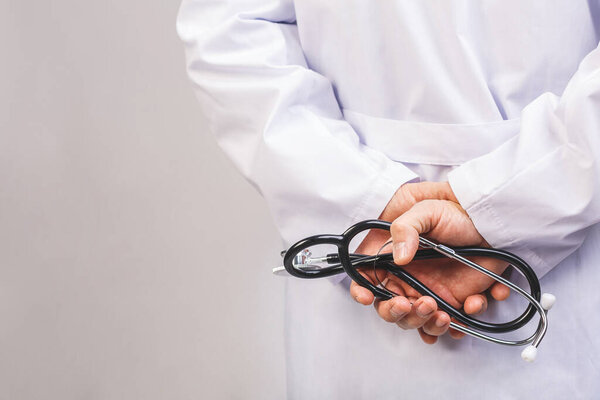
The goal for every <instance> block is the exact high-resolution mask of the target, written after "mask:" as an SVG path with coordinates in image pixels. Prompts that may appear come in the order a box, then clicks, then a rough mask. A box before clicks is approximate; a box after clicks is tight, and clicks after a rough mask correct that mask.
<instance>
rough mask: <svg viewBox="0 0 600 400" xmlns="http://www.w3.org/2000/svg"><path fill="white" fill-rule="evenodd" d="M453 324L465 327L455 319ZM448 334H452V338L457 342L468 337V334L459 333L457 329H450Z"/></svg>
mask: <svg viewBox="0 0 600 400" xmlns="http://www.w3.org/2000/svg"><path fill="white" fill-rule="evenodd" d="M452 322H454V323H456V324H459V325H463V324H461V323H459V322H457V321H456V320H455V319H452ZM448 333H449V334H450V337H451V338H452V339H457V340H458V339H462V338H464V337H465V336H466V333H462V332H461V331H457V330H456V329H453V328H449V329H448Z"/></svg>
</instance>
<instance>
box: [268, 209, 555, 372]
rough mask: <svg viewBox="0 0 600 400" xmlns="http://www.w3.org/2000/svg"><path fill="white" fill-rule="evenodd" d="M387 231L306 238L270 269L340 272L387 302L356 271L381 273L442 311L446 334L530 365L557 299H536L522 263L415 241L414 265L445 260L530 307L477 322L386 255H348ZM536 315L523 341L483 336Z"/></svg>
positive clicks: (493, 252) (508, 256) (536, 286)
mask: <svg viewBox="0 0 600 400" xmlns="http://www.w3.org/2000/svg"><path fill="white" fill-rule="evenodd" d="M390 226H391V223H389V222H386V221H380V220H368V221H362V222H359V223H357V224H355V225H353V226H351V227H350V228H349V229H348V230H346V232H344V233H343V234H341V235H316V236H310V237H307V238H305V239H302V240H300V241H299V242H297V243H295V244H294V245H292V246H291V247H290V248H289V249H288V250H287V251H284V252H282V255H283V266H282V267H278V268H274V269H273V272H274V273H280V272H284V271H287V273H289V274H290V275H292V276H295V277H298V278H304V279H315V278H324V277H328V276H332V275H336V274H340V273H344V272H345V273H346V274H347V275H348V276H349V277H350V278H351V279H352V280H353V281H354V282H356V283H357V284H359V285H360V286H362V287H365V288H367V289H369V290H370V291H371V292H372V293H373V295H375V297H377V298H379V299H382V300H389V299H391V298H392V297H394V296H396V294H395V293H394V292H392V291H390V290H388V289H387V288H386V287H385V285H383V284H382V283H381V282H379V285H377V286H375V285H373V284H372V283H371V282H370V281H369V280H367V279H366V278H365V277H363V275H361V274H360V273H359V271H358V269H359V268H362V269H364V268H374V269H375V270H381V269H383V270H386V271H388V272H389V273H391V274H393V275H395V276H396V277H398V278H399V279H401V280H403V281H404V282H406V283H407V284H408V285H410V286H411V287H412V288H414V289H415V290H416V291H418V292H419V293H421V294H422V295H426V296H431V297H432V298H433V299H434V300H435V301H436V302H437V304H438V307H439V308H440V309H441V310H443V311H445V312H447V313H448V314H449V315H450V316H451V317H453V318H454V319H455V320H456V322H454V321H452V322H450V327H451V328H453V329H455V330H457V331H460V332H463V333H465V334H467V335H470V336H473V337H476V338H478V339H482V340H485V341H488V342H492V343H497V344H503V345H508V346H524V345H529V346H527V347H526V348H525V349H524V350H523V351H522V353H521V357H522V358H523V359H524V360H525V361H529V362H532V361H534V360H535V358H536V355H537V348H538V346H539V344H540V342H541V341H542V339H543V338H544V335H545V334H546V330H547V328H548V318H547V312H548V310H549V309H550V308H551V307H552V305H553V304H554V302H555V300H556V299H555V297H554V296H553V295H551V294H549V293H544V294H543V295H540V293H541V291H540V282H539V280H538V278H537V276H536V274H535V272H534V271H533V269H532V268H531V267H530V266H529V265H528V264H527V263H526V262H525V261H523V260H522V259H521V258H519V257H517V256H516V255H514V254H512V253H509V252H507V251H503V250H498V249H491V248H483V247H461V248H455V249H453V248H450V247H447V246H445V245H443V244H437V243H434V242H432V241H431V240H428V239H426V238H424V237H419V244H420V246H419V250H418V251H417V254H416V256H415V257H414V260H424V259H432V258H441V257H449V258H451V259H453V260H456V261H458V262H461V263H463V264H465V265H467V266H469V267H471V268H473V269H475V270H477V271H479V272H481V273H482V274H484V275H487V276H488V277H490V278H492V279H494V280H496V281H497V282H500V283H502V284H504V285H506V286H508V287H509V288H510V289H511V290H513V291H514V292H516V293H518V294H519V295H521V296H522V297H524V298H525V299H526V300H527V301H528V302H529V304H528V306H527V309H526V310H525V311H524V312H523V314H521V315H520V316H518V317H517V318H515V319H513V320H512V321H509V322H503V323H493V322H485V321H481V320H478V319H475V318H473V317H471V316H469V315H467V314H465V313H463V312H462V311H460V310H458V309H456V308H454V307H452V306H451V305H450V304H448V303H447V302H446V301H444V299H442V298H441V297H440V296H438V295H437V294H436V293H435V292H433V291H432V290H430V289H429V288H428V287H427V286H425V285H424V284H423V283H421V282H420V281H419V280H417V279H416V278H415V277H413V276H412V275H411V274H409V273H408V272H406V271H405V270H404V269H403V268H402V267H400V266H398V265H396V264H394V262H393V256H392V254H391V253H389V252H387V253H382V254H381V253H380V254H377V255H363V254H353V253H350V251H349V246H350V243H351V242H352V240H353V239H355V238H357V236H359V235H360V234H361V233H362V234H364V232H365V231H368V230H372V229H382V230H386V231H389V230H390ZM388 243H389V242H388ZM319 245H329V246H335V247H336V248H337V253H333V252H331V253H328V254H325V255H323V256H317V257H313V255H312V252H311V250H310V248H315V246H319ZM384 246H385V245H384ZM467 257H488V258H495V259H499V260H502V261H504V262H507V263H508V264H509V265H510V266H512V267H513V268H514V269H515V270H517V271H518V272H520V273H521V274H522V275H523V276H524V277H525V279H526V280H527V282H528V284H529V289H530V291H529V292H527V291H525V290H524V289H522V288H520V287H519V286H517V285H515V284H514V283H512V282H510V281H509V280H507V279H505V278H504V277H502V276H500V275H497V274H495V273H493V272H491V271H489V270H488V269H486V268H484V267H482V266H481V265H479V264H477V263H475V262H473V261H471V260H469V259H468V258H467ZM536 313H537V314H539V316H540V321H539V323H538V327H537V329H536V331H535V332H534V333H533V334H532V335H531V336H530V337H528V338H527V339H522V340H507V339H502V338H498V337H494V336H490V335H488V334H486V333H494V334H498V333H507V332H514V331H516V330H518V329H520V328H522V327H523V326H525V325H526V324H527V323H528V322H529V321H530V320H531V319H532V318H533V316H534V315H535V314H536Z"/></svg>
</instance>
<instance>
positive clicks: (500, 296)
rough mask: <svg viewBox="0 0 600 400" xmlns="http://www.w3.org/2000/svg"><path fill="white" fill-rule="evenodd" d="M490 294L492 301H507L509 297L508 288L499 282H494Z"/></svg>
mask: <svg viewBox="0 0 600 400" xmlns="http://www.w3.org/2000/svg"><path fill="white" fill-rule="evenodd" d="M490 294H491V295H492V297H493V298H494V300H497V301H503V300H506V299H508V297H509V296H510V289H509V288H508V286H506V285H503V284H502V283H500V282H496V283H494V284H493V285H492V287H491V288H490Z"/></svg>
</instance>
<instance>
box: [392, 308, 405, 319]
mask: <svg viewBox="0 0 600 400" xmlns="http://www.w3.org/2000/svg"><path fill="white" fill-rule="evenodd" d="M390 314H391V315H392V317H394V318H402V317H404V316H405V315H406V313H405V312H402V311H400V312H398V311H396V310H394V308H391V309H390Z"/></svg>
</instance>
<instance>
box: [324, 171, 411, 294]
mask: <svg viewBox="0 0 600 400" xmlns="http://www.w3.org/2000/svg"><path fill="white" fill-rule="evenodd" d="M418 181H419V176H418V175H417V174H415V173H414V172H412V171H411V170H410V169H408V167H406V166H404V165H403V164H401V163H398V162H394V161H391V160H390V161H389V163H388V165H387V167H386V169H384V170H383V171H382V172H381V173H380V174H379V175H378V177H377V179H376V180H375V182H374V183H373V185H372V186H371V187H370V188H369V189H368V190H367V191H366V194H365V196H364V197H363V201H362V202H361V203H360V204H359V205H358V206H357V207H356V210H355V212H354V214H353V215H351V217H350V220H349V221H348V224H347V227H350V226H352V225H354V224H355V223H357V222H360V221H364V220H366V219H377V218H378V217H379V216H380V215H381V213H382V212H383V210H384V209H385V207H386V206H387V204H388V203H389V201H390V200H391V199H392V197H393V196H394V194H395V193H396V191H397V190H398V188H400V186H402V185H404V184H405V183H409V182H418ZM345 276H346V275H345V274H339V275H334V276H331V277H330V278H328V279H329V280H330V282H332V283H334V284H338V283H340V282H341V281H342V280H343V279H344V277H345Z"/></svg>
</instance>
